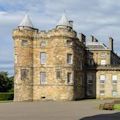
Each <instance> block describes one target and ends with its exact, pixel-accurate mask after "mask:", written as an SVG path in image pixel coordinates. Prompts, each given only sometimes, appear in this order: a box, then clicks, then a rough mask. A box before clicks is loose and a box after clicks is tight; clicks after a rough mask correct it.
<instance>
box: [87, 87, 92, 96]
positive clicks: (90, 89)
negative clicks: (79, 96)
mask: <svg viewBox="0 0 120 120" xmlns="http://www.w3.org/2000/svg"><path fill="white" fill-rule="evenodd" d="M92 94H93V86H92V85H87V95H88V96H91V95H92Z"/></svg>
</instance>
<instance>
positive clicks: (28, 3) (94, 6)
mask: <svg viewBox="0 0 120 120" xmlns="http://www.w3.org/2000/svg"><path fill="white" fill-rule="evenodd" d="M64 10H66V14H67V16H68V18H70V19H73V20H74V28H75V30H77V31H78V32H83V33H84V34H87V35H91V34H94V35H95V36H97V37H98V39H100V40H101V41H103V42H105V43H107V40H108V36H113V37H114V38H115V47H116V48H117V51H118V50H120V48H119V46H118V44H120V41H119V38H120V37H119V31H120V27H119V26H120V22H119V21H120V1H114V0H89V1H88V0H75V1H74V0H20V1H18V0H11V1H10V0H0V28H1V29H0V36H1V44H0V59H1V60H2V61H5V60H9V61H13V41H12V30H13V29H14V28H16V26H17V25H18V24H19V23H20V21H21V20H22V18H23V16H24V14H25V13H26V12H29V14H30V16H31V19H32V21H33V24H34V26H36V27H38V28H39V29H40V30H44V29H47V30H48V29H51V28H53V27H55V25H56V23H57V21H58V20H59V18H60V16H61V14H62V13H63V12H64ZM0 64H2V62H0ZM11 64H13V62H12V63H11Z"/></svg>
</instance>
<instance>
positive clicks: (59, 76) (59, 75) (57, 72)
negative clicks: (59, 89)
mask: <svg viewBox="0 0 120 120" xmlns="http://www.w3.org/2000/svg"><path fill="white" fill-rule="evenodd" d="M60 78H61V71H60V70H57V71H56V79H60Z"/></svg>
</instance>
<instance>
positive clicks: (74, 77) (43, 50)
mask: <svg viewBox="0 0 120 120" xmlns="http://www.w3.org/2000/svg"><path fill="white" fill-rule="evenodd" d="M13 39H14V43H15V82H14V83H15V89H14V90H15V98H14V100H15V101H25V100H33V101H35V100H74V99H80V98H83V97H84V49H85V45H84V43H83V37H81V40H79V39H78V38H77V33H76V32H75V31H74V30H73V22H72V21H69V20H68V19H67V17H66V15H65V14H63V15H62V17H61V19H60V20H59V22H58V24H57V25H56V27H55V28H54V29H52V30H49V31H48V32H45V31H38V29H35V28H34V27H33V25H32V23H31V21H30V19H29V16H28V15H26V16H25V18H24V19H23V21H22V22H21V24H20V25H19V26H18V28H17V29H15V30H14V31H13Z"/></svg>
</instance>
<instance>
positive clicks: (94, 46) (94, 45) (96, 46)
mask: <svg viewBox="0 0 120 120" xmlns="http://www.w3.org/2000/svg"><path fill="white" fill-rule="evenodd" d="M86 47H87V49H88V50H108V49H109V48H108V47H107V46H106V45H105V44H103V43H101V42H88V43H87V44H86Z"/></svg>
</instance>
